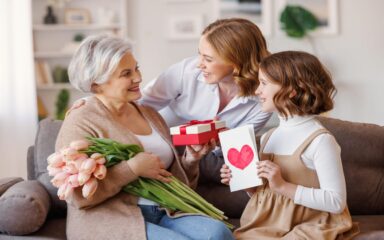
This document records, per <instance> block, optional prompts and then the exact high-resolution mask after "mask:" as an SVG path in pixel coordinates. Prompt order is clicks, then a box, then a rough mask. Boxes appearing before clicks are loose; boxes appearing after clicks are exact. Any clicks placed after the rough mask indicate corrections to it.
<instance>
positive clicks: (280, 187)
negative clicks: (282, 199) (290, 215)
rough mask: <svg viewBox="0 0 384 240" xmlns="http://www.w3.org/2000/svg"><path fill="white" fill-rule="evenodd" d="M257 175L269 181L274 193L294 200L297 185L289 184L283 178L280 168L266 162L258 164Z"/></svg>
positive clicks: (268, 161)
mask: <svg viewBox="0 0 384 240" xmlns="http://www.w3.org/2000/svg"><path fill="white" fill-rule="evenodd" d="M257 175H258V176H259V177H262V178H265V179H267V180H268V183H269V187H270V188H271V190H272V191H275V192H277V193H280V194H282V195H285V196H287V197H289V198H291V199H293V198H294V196H295V193H296V188H297V185H295V184H292V183H289V182H287V181H285V180H284V178H283V177H282V176H281V170H280V166H279V165H277V164H275V163H273V162H271V161H270V160H264V161H260V162H257Z"/></svg>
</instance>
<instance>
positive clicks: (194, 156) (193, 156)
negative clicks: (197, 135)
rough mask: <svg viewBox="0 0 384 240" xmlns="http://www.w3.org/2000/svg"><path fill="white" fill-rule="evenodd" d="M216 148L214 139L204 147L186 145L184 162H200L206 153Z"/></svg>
mask: <svg viewBox="0 0 384 240" xmlns="http://www.w3.org/2000/svg"><path fill="white" fill-rule="evenodd" d="M215 147H216V141H215V139H211V141H210V142H208V143H206V144H204V145H188V146H187V148H186V156H185V157H186V160H187V161H188V162H194V161H198V160H200V159H201V158H202V157H204V156H205V155H206V154H207V153H209V152H210V151H212V150H213V149H214V148H215Z"/></svg>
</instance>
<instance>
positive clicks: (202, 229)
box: [139, 205, 234, 240]
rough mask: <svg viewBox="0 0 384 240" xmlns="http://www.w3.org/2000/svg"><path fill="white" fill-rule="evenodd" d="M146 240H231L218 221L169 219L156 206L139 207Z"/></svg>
mask: <svg viewBox="0 0 384 240" xmlns="http://www.w3.org/2000/svg"><path fill="white" fill-rule="evenodd" d="M139 207H140V208H141V212H142V213H143V216H144V219H145V227H146V233H147V238H148V240H153V239H156V240H162V239H164V240H165V239H167V240H170V239H175V240H184V239H186V240H187V239H199V240H200V239H201V240H203V239H204V240H208V239H209V240H232V239H234V238H233V235H232V232H231V231H230V230H229V229H228V228H227V227H226V226H225V224H223V223H222V222H220V221H217V220H215V219H212V218H209V217H204V216H184V217H178V218H170V217H168V215H167V214H166V213H165V211H164V210H160V209H159V207H158V206H151V205H139Z"/></svg>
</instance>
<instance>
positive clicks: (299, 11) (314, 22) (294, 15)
mask: <svg viewBox="0 0 384 240" xmlns="http://www.w3.org/2000/svg"><path fill="white" fill-rule="evenodd" d="M280 24H281V29H282V30H283V31H284V32H285V33H286V34H287V35H288V36H289V37H293V38H304V37H307V39H308V40H309V42H310V44H311V46H312V48H313V49H314V50H315V52H316V49H315V46H314V44H313V41H312V38H311V37H310V35H309V34H308V32H310V31H313V30H315V29H316V28H317V27H318V26H319V25H320V23H319V20H318V19H317V18H316V16H315V15H313V14H312V13H311V12H310V11H309V10H308V9H305V8H303V7H302V6H299V5H287V6H286V7H285V8H284V10H283V11H282V12H281V15H280Z"/></svg>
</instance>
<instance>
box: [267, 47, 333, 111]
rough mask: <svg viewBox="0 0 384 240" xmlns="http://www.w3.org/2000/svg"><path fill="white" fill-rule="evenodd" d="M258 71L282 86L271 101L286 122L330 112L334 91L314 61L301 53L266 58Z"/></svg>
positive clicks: (329, 81) (327, 78)
mask: <svg viewBox="0 0 384 240" xmlns="http://www.w3.org/2000/svg"><path fill="white" fill-rule="evenodd" d="M260 69H261V71H262V72H263V74H264V75H265V76H266V77H267V78H268V80H269V81H271V82H273V83H275V84H278V85H280V86H281V89H280V90H279V91H278V92H277V93H276V95H275V96H274V97H273V101H274V103H275V106H276V108H277V110H278V112H279V113H280V114H282V115H283V116H284V117H285V118H287V117H288V116H289V115H299V116H303V115H308V114H320V113H323V112H327V111H329V110H331V109H332V108H333V97H334V96H335V94H336V88H335V86H334V85H333V83H332V78H331V75H330V73H329V72H328V71H327V70H326V68H325V67H324V66H323V65H322V64H321V62H320V61H319V59H317V57H315V56H313V55H311V54H309V53H306V52H300V51H285V52H279V53H275V54H272V55H270V56H269V57H267V58H265V59H264V60H263V61H262V62H261V64H260ZM293 92H294V93H295V95H294V96H292V93H293Z"/></svg>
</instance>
